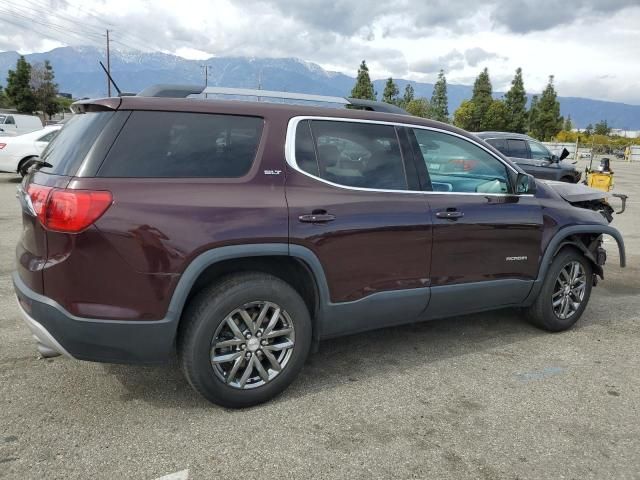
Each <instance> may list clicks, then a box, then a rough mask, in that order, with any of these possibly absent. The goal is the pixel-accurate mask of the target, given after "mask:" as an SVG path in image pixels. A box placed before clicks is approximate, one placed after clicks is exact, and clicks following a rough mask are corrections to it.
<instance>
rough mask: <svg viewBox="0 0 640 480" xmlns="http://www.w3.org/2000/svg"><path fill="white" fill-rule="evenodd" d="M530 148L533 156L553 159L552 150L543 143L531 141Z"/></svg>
mask: <svg viewBox="0 0 640 480" xmlns="http://www.w3.org/2000/svg"><path fill="white" fill-rule="evenodd" d="M529 148H530V149H531V158H537V159H539V160H551V152H550V151H549V150H548V149H547V147H545V146H544V145H542V144H541V143H538V142H529Z"/></svg>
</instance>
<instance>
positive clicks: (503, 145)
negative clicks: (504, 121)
mask: <svg viewBox="0 0 640 480" xmlns="http://www.w3.org/2000/svg"><path fill="white" fill-rule="evenodd" d="M487 143H488V144H489V145H491V146H492V147H494V148H495V149H496V150H498V151H499V152H500V153H502V154H503V155H507V156H508V155H509V151H508V150H507V141H506V140H505V139H504V138H490V139H489V140H487Z"/></svg>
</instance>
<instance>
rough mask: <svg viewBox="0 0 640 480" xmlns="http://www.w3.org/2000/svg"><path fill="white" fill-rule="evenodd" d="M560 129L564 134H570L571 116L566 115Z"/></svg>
mask: <svg viewBox="0 0 640 480" xmlns="http://www.w3.org/2000/svg"><path fill="white" fill-rule="evenodd" d="M562 129H563V130H564V131H565V132H570V131H571V130H573V122H572V121H571V115H567V118H566V119H565V121H564V126H563V127H562Z"/></svg>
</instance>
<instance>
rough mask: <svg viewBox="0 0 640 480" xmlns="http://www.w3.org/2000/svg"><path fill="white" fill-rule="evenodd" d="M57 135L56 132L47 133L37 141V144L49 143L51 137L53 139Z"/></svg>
mask: <svg viewBox="0 0 640 480" xmlns="http://www.w3.org/2000/svg"><path fill="white" fill-rule="evenodd" d="M57 134H58V130H54V131H53V132H49V133H47V134H46V135H43V136H42V137H40V138H39V139H38V140H37V141H38V142H50V141H51V140H53V137H55V136H56V135H57Z"/></svg>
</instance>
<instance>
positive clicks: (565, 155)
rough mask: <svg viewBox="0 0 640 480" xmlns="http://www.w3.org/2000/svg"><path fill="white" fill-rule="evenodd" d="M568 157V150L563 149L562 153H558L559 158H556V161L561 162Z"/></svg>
mask: <svg viewBox="0 0 640 480" xmlns="http://www.w3.org/2000/svg"><path fill="white" fill-rule="evenodd" d="M568 156H569V150H567V149H566V148H563V149H562V152H560V157H559V158H558V160H559V161H562V160H564V159H565V158H567V157H568Z"/></svg>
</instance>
